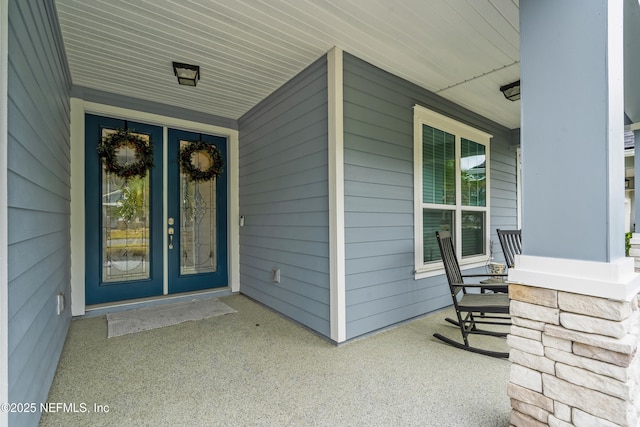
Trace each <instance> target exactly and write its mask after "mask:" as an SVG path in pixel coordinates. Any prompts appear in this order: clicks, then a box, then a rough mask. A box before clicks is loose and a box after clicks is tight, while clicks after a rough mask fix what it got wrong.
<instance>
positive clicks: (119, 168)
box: [98, 129, 153, 179]
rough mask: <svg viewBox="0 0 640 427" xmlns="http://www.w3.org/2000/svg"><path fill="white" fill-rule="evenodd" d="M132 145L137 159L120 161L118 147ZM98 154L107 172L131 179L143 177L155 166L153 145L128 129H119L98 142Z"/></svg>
mask: <svg viewBox="0 0 640 427" xmlns="http://www.w3.org/2000/svg"><path fill="white" fill-rule="evenodd" d="M122 147H130V148H132V149H133V150H134V151H135V157H136V161H135V162H133V163H129V162H125V163H124V164H120V163H118V158H117V153H118V149H120V148H122ZM98 156H99V157H100V158H101V159H102V164H103V165H104V168H105V169H106V170H107V172H110V173H112V174H114V175H117V176H119V177H120V178H124V179H129V178H131V177H133V176H139V177H141V178H143V177H144V176H145V175H146V174H147V171H148V170H149V169H151V168H152V167H153V147H152V146H151V144H148V143H147V141H145V140H144V139H142V138H140V137H139V136H137V135H134V134H133V133H131V132H130V131H128V130H123V129H118V130H117V131H116V132H114V133H112V134H110V135H108V136H105V137H104V138H103V139H102V141H101V142H100V144H98Z"/></svg>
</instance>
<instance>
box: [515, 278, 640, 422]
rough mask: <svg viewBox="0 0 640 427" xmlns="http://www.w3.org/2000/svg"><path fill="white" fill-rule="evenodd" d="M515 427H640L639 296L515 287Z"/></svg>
mask: <svg viewBox="0 0 640 427" xmlns="http://www.w3.org/2000/svg"><path fill="white" fill-rule="evenodd" d="M509 297H510V298H511V309H510V311H511V316H512V321H513V325H512V327H511V333H510V334H509V336H508V337H507V342H508V344H509V347H510V353H509V360H510V361H511V362H512V364H511V372H510V379H509V385H508V390H507V393H508V395H509V397H510V398H511V408H512V410H511V425H512V426H517V427H524V426H526V427H535V426H552V427H564V426H578V427H581V426H603V427H607V426H634V427H635V426H638V425H639V420H640V419H639V413H640V388H639V386H640V356H639V355H638V354H637V349H638V339H639V338H638V337H639V330H638V323H639V322H638V319H639V318H640V311H639V310H638V297H637V296H636V297H634V298H633V300H632V301H614V300H608V299H605V298H598V297H592V296H587V295H581V294H574V293H568V292H562V291H557V290H552V289H543V288H537V287H530V286H524V285H515V284H512V285H509Z"/></svg>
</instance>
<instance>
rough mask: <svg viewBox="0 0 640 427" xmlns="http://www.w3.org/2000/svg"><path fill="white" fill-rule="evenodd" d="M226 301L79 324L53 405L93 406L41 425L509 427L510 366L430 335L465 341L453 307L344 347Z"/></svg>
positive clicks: (494, 342)
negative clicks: (184, 311)
mask: <svg viewBox="0 0 640 427" xmlns="http://www.w3.org/2000/svg"><path fill="white" fill-rule="evenodd" d="M220 299H221V300H222V301H224V302H225V303H226V304H228V305H229V306H231V307H233V308H234V309H236V310H237V311H238V312H237V313H234V314H229V315H224V316H219V317H213V318H210V319H205V320H200V321H196V322H186V323H182V324H179V325H175V326H170V327H166V328H161V329H156V330H152V331H147V332H141V333H138V334H132V335H126V336H122V337H116V338H110V339H107V324H106V319H105V317H104V316H100V317H94V318H83V319H78V320H74V321H73V322H72V324H71V328H70V330H69V335H68V337H67V341H66V343H65V347H64V350H63V352H62V356H61V360H60V363H59V365H58V369H57V372H56V375H55V378H54V382H53V385H52V387H51V390H50V393H49V398H48V402H65V403H75V404H76V407H77V408H80V404H81V403H84V404H85V405H86V408H87V412H86V413H64V412H62V413H61V412H58V413H48V414H43V415H42V418H41V422H40V425H41V426H43V427H46V426H134V425H135V426H254V425H258V426H439V427H445V426H464V427H476V426H478V427H492V426H496V427H497V426H500V427H506V426H508V425H509V413H510V409H511V407H510V401H509V398H508V396H507V393H506V388H507V384H508V381H509V368H510V364H509V362H508V361H507V360H504V359H494V358H491V357H487V356H482V355H478V354H473V353H470V352H467V351H463V350H458V349H455V348H453V347H451V346H448V345H446V344H444V343H442V342H441V341H438V340H437V339H435V338H433V337H432V334H433V333H434V332H440V333H442V334H443V335H446V336H449V337H452V338H456V339H458V338H459V335H460V333H459V331H458V330H457V329H455V328H454V327H453V326H452V325H448V324H446V323H445V322H444V317H445V316H446V315H451V314H452V311H451V310H445V311H442V312H438V313H435V314H432V315H429V316H425V317H422V318H419V319H416V320H413V321H411V322H408V323H405V324H402V325H400V326H397V327H395V328H392V329H389V330H386V331H383V332H380V333H377V334H374V335H371V336H368V337H365V338H362V339H358V340H354V341H352V342H348V343H346V344H344V345H341V346H336V345H334V344H332V343H329V342H327V341H326V340H325V339H323V338H321V337H319V336H317V335H316V334H314V333H313V332H311V331H309V330H307V329H306V328H304V327H301V326H300V325H298V324H296V323H295V322H292V321H291V320H289V319H286V318H284V317H283V316H281V315H279V314H277V313H275V312H273V311H272V310H270V309H268V308H266V307H264V306H262V305H260V304H258V303H256V302H254V301H252V300H250V299H249V298H246V297H244V296H242V295H232V296H228V297H223V298H220ZM471 339H472V340H474V341H473V342H474V344H475V345H477V346H485V347H488V348H491V349H496V350H499V351H508V350H507V345H506V340H504V339H500V338H491V337H472V338H471ZM94 404H96V405H102V406H101V407H102V408H103V409H106V408H107V406H108V412H106V411H103V412H102V413H94V412H93V411H94Z"/></svg>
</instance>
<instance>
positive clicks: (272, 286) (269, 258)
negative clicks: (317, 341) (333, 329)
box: [239, 57, 330, 335]
mask: <svg viewBox="0 0 640 427" xmlns="http://www.w3.org/2000/svg"><path fill="white" fill-rule="evenodd" d="M326 69H327V62H326V58H325V57H323V58H321V59H320V60H318V61H316V62H315V63H314V64H312V65H311V66H310V67H309V68H307V69H306V70H305V71H303V72H302V73H300V74H299V75H298V76H297V77H295V78H294V79H293V80H291V81H290V82H288V83H287V84H285V85H284V86H283V87H281V88H280V89H278V90H277V91H276V92H275V93H273V94H272V95H270V96H269V97H268V98H267V99H265V100H264V101H263V102H261V103H260V104H259V105H258V106H256V107H255V108H253V109H252V110H251V111H250V112H248V113H247V114H246V115H244V116H243V117H242V118H240V120H239V130H240V215H243V216H244V217H245V226H244V227H242V228H240V283H241V291H242V292H243V293H244V294H246V295H248V296H250V297H251V298H254V299H256V300H258V301H260V302H262V303H263V304H265V305H267V306H269V307H272V308H274V309H275V310H277V311H279V312H281V313H283V314H285V315H286V316H289V317H291V318H292V319H295V320H297V321H298V322H300V323H302V324H304V325H306V326H308V327H309V328H311V329H314V330H316V331H318V332H319V333H321V334H324V335H329V333H330V327H329V247H328V235H329V213H328V210H329V207H328V203H329V202H328V182H327V173H328V167H327V161H328V160H327V156H328V151H327V147H328V145H327V138H328V136H327V114H328V113H327V70H326ZM274 267H276V268H279V269H280V272H281V281H280V283H274V282H273V281H272V268H274Z"/></svg>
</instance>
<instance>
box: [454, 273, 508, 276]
mask: <svg viewBox="0 0 640 427" xmlns="http://www.w3.org/2000/svg"><path fill="white" fill-rule="evenodd" d="M507 276H508V274H506V273H484V274H463V275H462V277H507Z"/></svg>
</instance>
